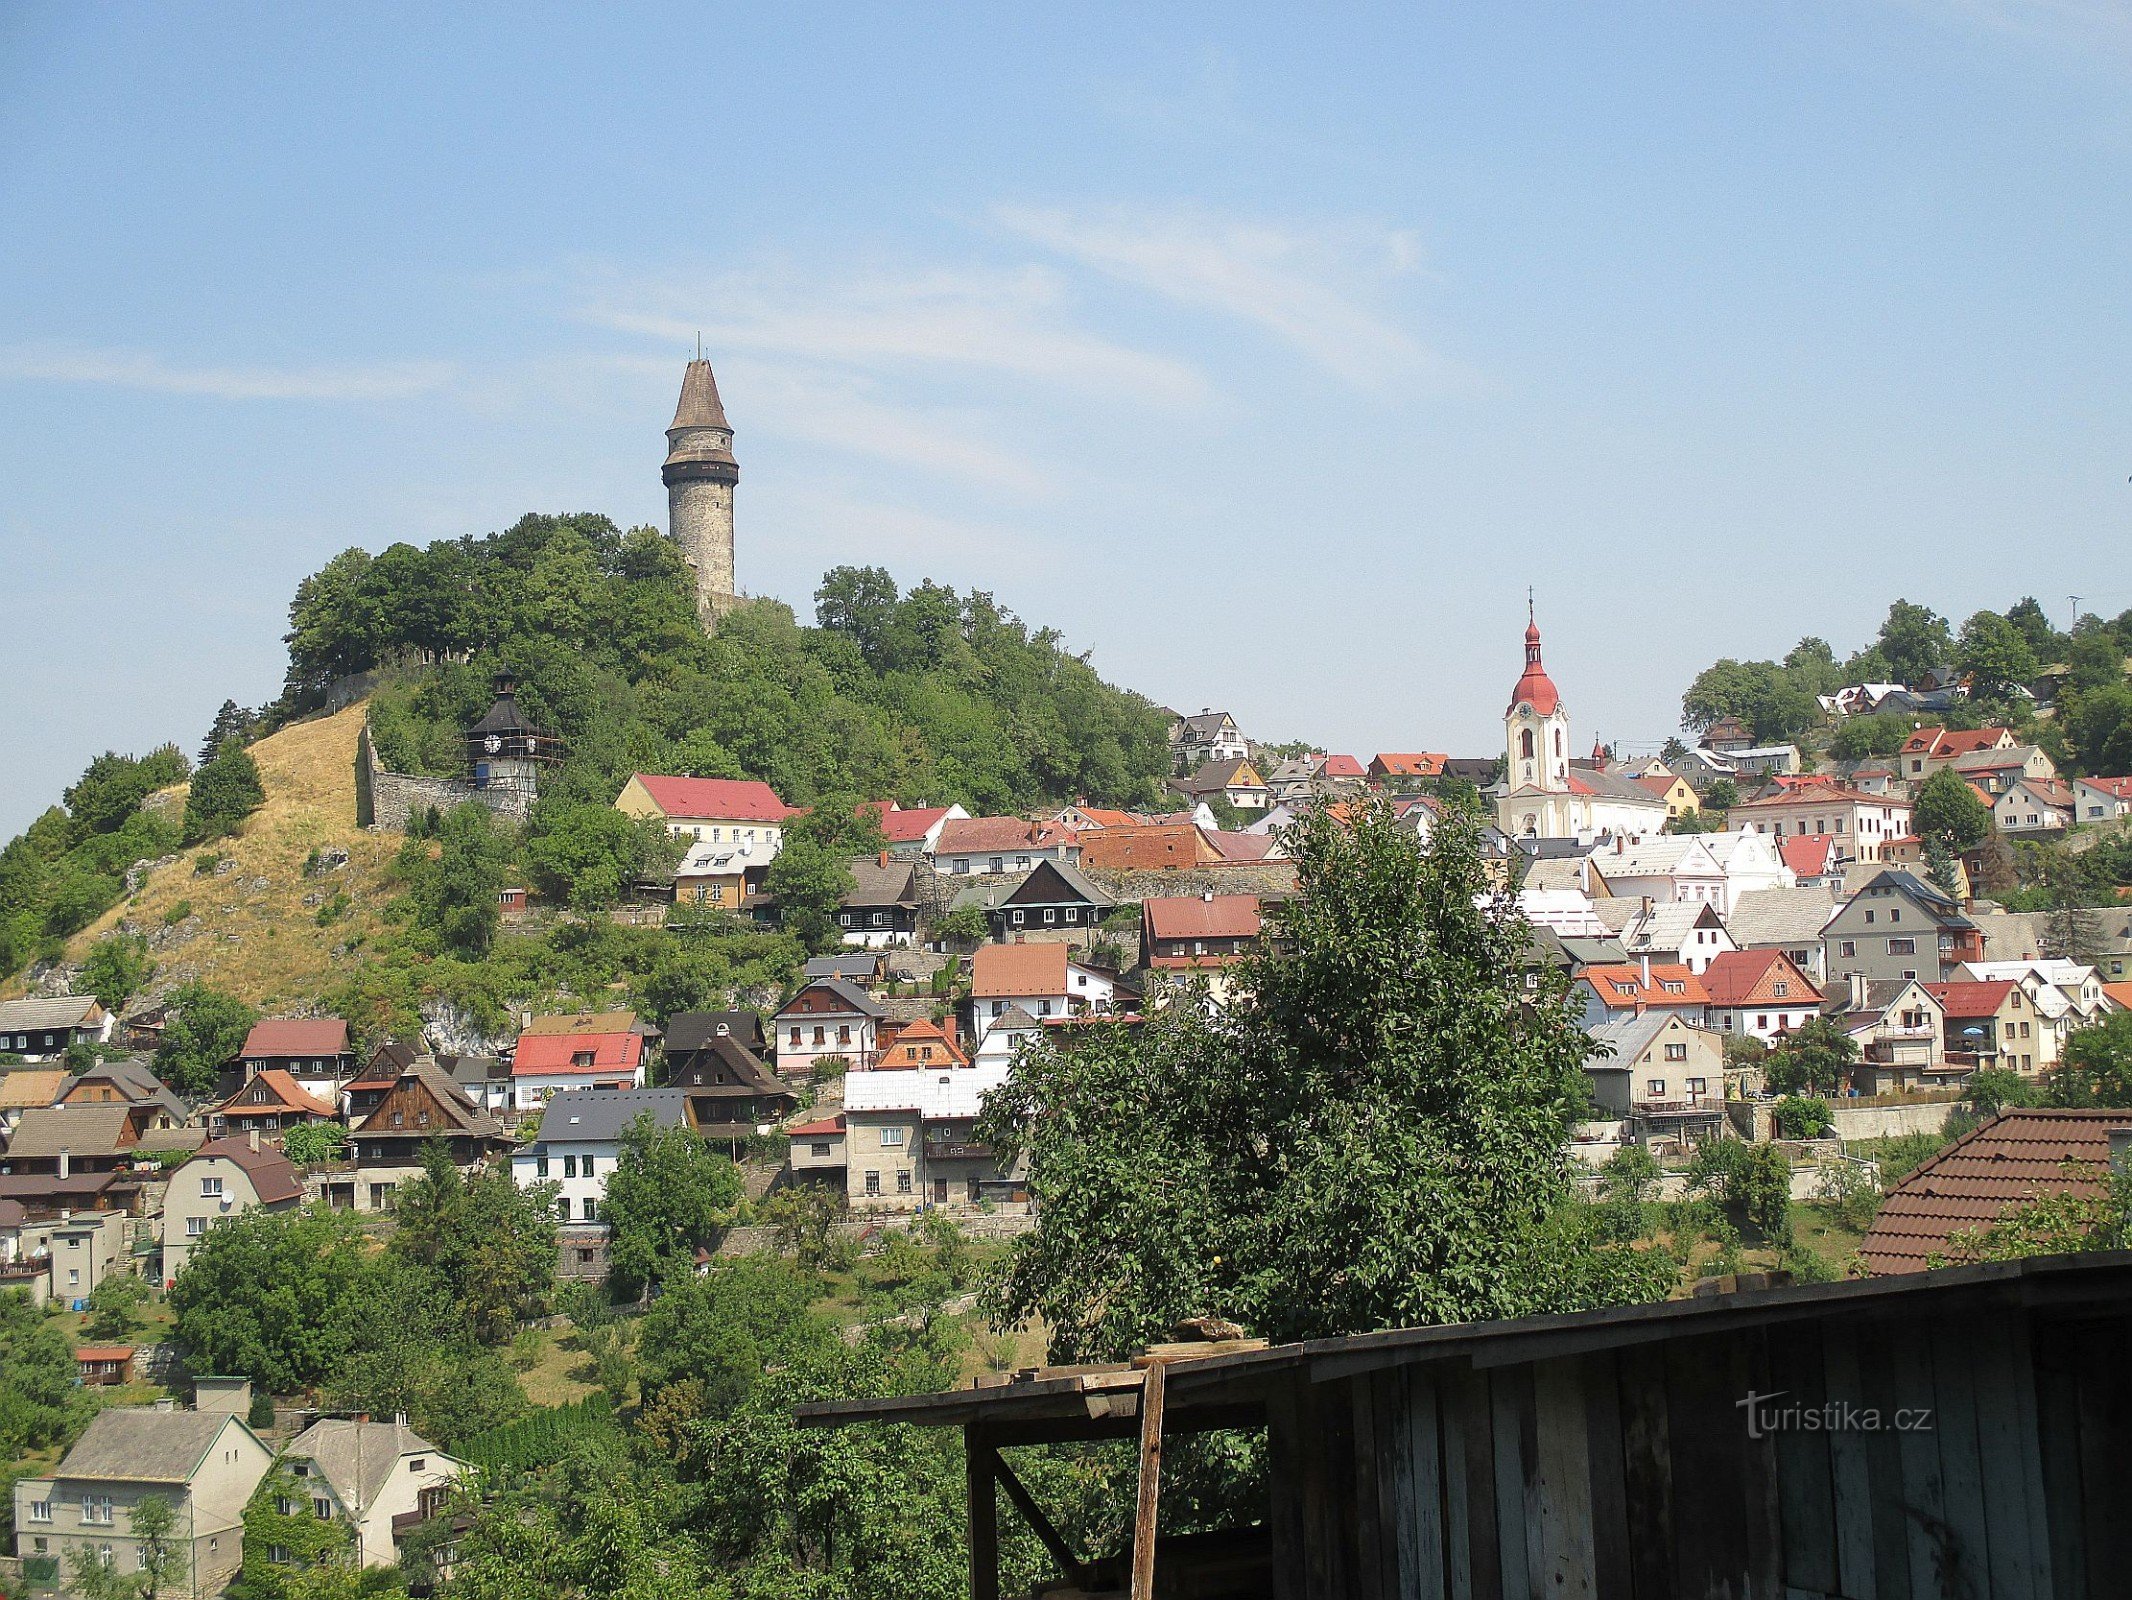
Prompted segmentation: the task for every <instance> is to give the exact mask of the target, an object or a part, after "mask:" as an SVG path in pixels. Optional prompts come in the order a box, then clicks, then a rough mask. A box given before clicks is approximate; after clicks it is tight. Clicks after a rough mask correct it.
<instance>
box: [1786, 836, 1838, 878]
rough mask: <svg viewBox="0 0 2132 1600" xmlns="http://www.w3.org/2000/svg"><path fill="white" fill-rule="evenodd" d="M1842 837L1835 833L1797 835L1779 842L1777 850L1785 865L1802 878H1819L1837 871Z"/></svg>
mask: <svg viewBox="0 0 2132 1600" xmlns="http://www.w3.org/2000/svg"><path fill="white" fill-rule="evenodd" d="M1840 838H1841V836H1840V835H1838V834H1833V833H1795V834H1793V835H1792V836H1791V837H1790V838H1789V839H1782V840H1779V841H1778V843H1777V849H1778V851H1779V853H1780V854H1782V856H1783V857H1784V864H1785V865H1786V866H1787V867H1789V868H1791V869H1792V871H1793V872H1795V873H1797V874H1798V875H1799V876H1800V877H1802V878H1818V877H1822V876H1824V875H1826V874H1828V873H1831V872H1834V871H1835V870H1836V862H1837V860H1838V859H1839V858H1840V854H1841V852H1839V851H1838V850H1837V848H1836V846H1837V843H1838V842H1839V840H1840Z"/></svg>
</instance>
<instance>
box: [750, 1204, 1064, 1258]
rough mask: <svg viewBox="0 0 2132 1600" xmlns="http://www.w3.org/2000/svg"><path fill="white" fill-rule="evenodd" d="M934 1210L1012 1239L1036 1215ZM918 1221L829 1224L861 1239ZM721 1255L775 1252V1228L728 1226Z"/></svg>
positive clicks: (1021, 1209)
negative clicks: (870, 1234)
mask: <svg viewBox="0 0 2132 1600" xmlns="http://www.w3.org/2000/svg"><path fill="white" fill-rule="evenodd" d="M934 1210H935V1212H936V1213H944V1214H945V1215H946V1216H947V1218H948V1220H949V1221H951V1222H953V1223H954V1224H955V1226H956V1227H958V1228H960V1229H961V1230H962V1231H963V1232H964V1233H965V1234H966V1235H968V1236H969V1237H970V1238H972V1239H982V1240H998V1239H1013V1238H1017V1237H1019V1236H1020V1235H1022V1234H1025V1233H1027V1232H1028V1231H1029V1230H1030V1229H1031V1228H1034V1227H1035V1226H1036V1216H1035V1214H1034V1213H1033V1212H1031V1211H1030V1209H1029V1208H1028V1207H1027V1206H1014V1205H1005V1206H1001V1207H1000V1208H999V1209H998V1210H995V1211H966V1210H963V1209H961V1208H959V1207H955V1206H936V1207H935V1208H934ZM917 1225H918V1214H917V1213H915V1212H912V1213H909V1214H903V1215H899V1214H893V1213H877V1214H875V1215H871V1216H867V1217H849V1218H846V1219H845V1220H844V1221H842V1222H839V1223H836V1224H834V1225H833V1227H832V1228H831V1232H833V1233H834V1234H835V1235H836V1237H838V1238H839V1239H863V1238H865V1237H866V1235H867V1234H869V1233H875V1232H879V1231H881V1230H883V1229H890V1230H894V1231H896V1232H899V1233H902V1232H908V1231H909V1230H911V1229H912V1228H915V1227H916V1226H917ZM718 1253H719V1254H720V1255H721V1256H756V1255H774V1254H776V1253H777V1230H776V1229H775V1228H769V1227H747V1228H728V1229H727V1230H726V1235H725V1237H724V1238H723V1239H721V1240H719V1241H718Z"/></svg>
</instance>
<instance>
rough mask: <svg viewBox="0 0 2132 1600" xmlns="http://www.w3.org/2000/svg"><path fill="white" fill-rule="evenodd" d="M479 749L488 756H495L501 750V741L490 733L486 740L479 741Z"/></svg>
mask: <svg viewBox="0 0 2132 1600" xmlns="http://www.w3.org/2000/svg"><path fill="white" fill-rule="evenodd" d="M481 748H482V749H484V750H486V751H487V752H488V753H489V754H490V755H495V754H496V753H497V752H498V751H500V750H501V749H503V740H502V739H500V738H498V737H497V736H496V735H495V734H493V733H492V734H490V735H489V736H488V737H487V738H486V739H484V740H482V741H481Z"/></svg>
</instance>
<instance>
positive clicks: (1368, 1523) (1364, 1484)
mask: <svg viewBox="0 0 2132 1600" xmlns="http://www.w3.org/2000/svg"><path fill="white" fill-rule="evenodd" d="M1377 1376H1378V1375H1377V1374H1375V1373H1367V1372H1365V1373H1362V1374H1360V1375H1359V1376H1357V1377H1353V1378H1349V1379H1348V1380H1347V1381H1346V1382H1345V1383H1342V1384H1340V1385H1338V1387H1340V1388H1343V1389H1345V1390H1346V1391H1347V1404H1348V1415H1349V1419H1350V1420H1349V1428H1350V1429H1351V1434H1350V1437H1351V1440H1352V1443H1351V1445H1350V1455H1351V1465H1352V1470H1353V1472H1354V1484H1355V1489H1354V1494H1353V1496H1352V1497H1351V1498H1350V1500H1349V1501H1348V1504H1349V1507H1350V1508H1351V1510H1352V1512H1353V1516H1354V1521H1353V1527H1354V1532H1355V1566H1354V1572H1353V1573H1352V1575H1351V1576H1350V1579H1349V1582H1350V1584H1351V1589H1350V1593H1352V1594H1353V1595H1354V1597H1355V1600H1385V1591H1384V1570H1385V1555H1384V1543H1385V1541H1384V1511H1383V1506H1382V1502H1381V1500H1380V1498H1379V1497H1380V1495H1381V1493H1382V1489H1383V1485H1382V1483H1381V1482H1380V1480H1379V1477H1378V1472H1377V1465H1378V1462H1377V1422H1378V1417H1377V1407H1376V1403H1375V1400H1376V1379H1377ZM1328 1387H1330V1386H1328Z"/></svg>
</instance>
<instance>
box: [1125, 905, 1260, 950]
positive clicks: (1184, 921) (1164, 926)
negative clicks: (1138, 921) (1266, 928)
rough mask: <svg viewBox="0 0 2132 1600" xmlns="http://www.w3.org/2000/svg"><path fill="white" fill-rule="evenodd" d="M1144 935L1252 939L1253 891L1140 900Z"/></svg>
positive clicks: (1255, 911) (1256, 927)
mask: <svg viewBox="0 0 2132 1600" xmlns="http://www.w3.org/2000/svg"><path fill="white" fill-rule="evenodd" d="M1140 915H1141V916H1142V918H1143V919H1144V920H1145V921H1146V923H1147V931H1148V936H1149V937H1150V938H1155V939H1256V938H1257V937H1258V932H1259V910H1258V896H1257V895H1255V894H1215V895H1196V894H1181V895H1158V896H1154V897H1151V898H1149V899H1146V900H1143V901H1141V902H1140Z"/></svg>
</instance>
